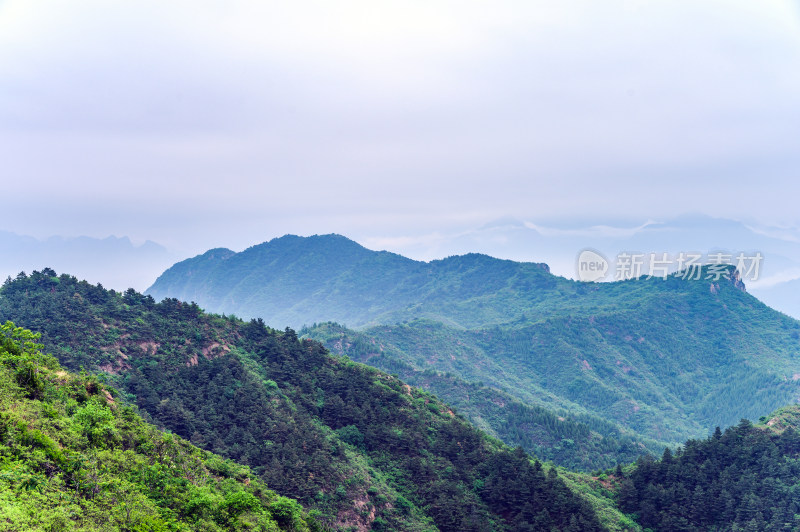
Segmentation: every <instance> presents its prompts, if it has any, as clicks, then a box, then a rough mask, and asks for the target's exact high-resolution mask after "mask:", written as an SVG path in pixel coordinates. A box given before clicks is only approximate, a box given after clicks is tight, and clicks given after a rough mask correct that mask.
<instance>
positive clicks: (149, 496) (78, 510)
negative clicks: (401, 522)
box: [0, 322, 322, 532]
mask: <svg viewBox="0 0 800 532" xmlns="http://www.w3.org/2000/svg"><path fill="white" fill-rule="evenodd" d="M37 341H38V336H37V335H34V334H33V333H31V332H30V331H28V330H25V329H22V328H21V327H16V326H15V325H14V324H13V323H11V322H6V323H5V324H4V325H2V326H0V529H2V530H18V531H22V530H25V531H42V532H44V531H48V532H52V531H61V530H79V531H87V532H88V531H95V530H108V531H134V530H135V531H145V530H147V531H150V532H161V531H163V532H166V531H168V530H170V531H190V530H198V531H222V530H231V531H233V530H260V531H264V532H266V531H277V530H291V531H298V532H300V531H315V530H322V528H321V527H320V526H319V525H318V524H317V523H316V522H315V521H314V520H313V519H311V518H309V517H308V514H307V513H306V512H305V511H304V510H303V508H302V507H301V506H300V505H299V504H298V503H297V501H295V500H292V499H288V498H286V497H281V496H279V495H277V494H276V493H275V492H273V491H271V490H269V489H267V487H266V486H265V485H264V483H263V482H262V481H260V480H259V479H258V478H257V477H255V476H254V475H253V474H252V473H251V471H250V470H249V469H248V468H247V467H243V466H241V465H238V464H235V463H233V462H231V461H230V460H225V459H223V458H221V457H219V456H216V455H214V454H211V453H209V452H207V451H202V450H200V449H198V448H197V447H195V446H194V445H191V444H190V443H188V442H187V441H186V440H184V439H182V438H180V437H179V436H176V435H173V434H165V433H163V432H161V431H159V430H158V429H156V428H155V427H154V426H152V425H150V424H148V423H145V422H144V421H143V420H142V418H141V417H139V416H138V415H137V413H136V411H135V409H134V408H132V407H131V406H129V405H125V404H123V403H122V402H121V401H120V400H119V397H118V394H117V393H116V391H115V390H114V389H113V388H109V387H107V386H105V385H104V384H102V383H101V382H99V381H98V379H97V378H96V377H94V376H91V375H87V374H83V373H82V374H80V375H77V374H74V373H69V372H66V371H64V370H63V369H62V368H61V366H60V365H59V364H58V362H57V361H56V360H55V359H54V358H53V357H50V356H46V355H43V354H42V352H41V347H42V346H41V345H39V344H38V343H37Z"/></svg>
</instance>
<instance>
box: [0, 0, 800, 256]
mask: <svg viewBox="0 0 800 532" xmlns="http://www.w3.org/2000/svg"><path fill="white" fill-rule="evenodd" d="M798 139H800V3H798V2H797V1H788V0H784V1H779V0H760V1H758V2H754V1H752V0H747V1H744V0H742V1H738V0H719V1H710V0H687V1H682V0H664V1H634V0H627V1H618V0H607V1H603V2H599V1H597V0H586V1H574V0H559V1H546V2H544V1H535V0H521V1H502V0H495V1H492V2H488V1H485V2H475V1H469V0H457V1H452V2H447V1H431V0H425V1H413V0H404V1H402V2H394V1H386V0H379V1H375V0H372V1H363V2H361V1H331V0H326V1H319V2H313V1H303V0H292V1H283V2H268V1H253V2H245V1H239V2H236V1H219V2H204V1H198V0H192V1H186V2H181V1H169V2H164V1H163V0H162V1H157V2H155V1H152V2H151V1H147V0H137V1H131V2H122V1H119V2H115V1H109V0H97V1H81V0H72V1H55V0H51V1H38V0H6V1H3V0H0V172H2V174H1V175H2V179H1V180H0V184H1V185H2V191H3V194H2V195H3V208H2V209H1V210H0V229H5V230H11V231H15V232H18V233H22V234H31V235H34V236H46V235H52V234H62V235H79V234H85V235H90V236H98V237H103V236H107V235H110V234H116V235H128V236H130V237H131V238H133V239H135V240H136V239H138V240H143V239H152V240H155V241H157V242H160V243H162V244H164V245H166V246H168V247H171V248H174V249H186V250H191V251H199V250H202V249H206V248H209V247H213V246H219V245H224V246H227V247H231V248H234V249H237V248H239V249H241V248H243V247H245V246H247V245H249V244H254V243H257V242H261V241H263V240H267V239H269V238H271V237H274V236H278V235H281V234H283V233H287V232H291V233H298V234H311V233H328V232H340V233H343V234H346V235H348V236H351V237H354V238H357V239H358V238H362V239H363V238H367V237H370V238H375V237H379V236H400V235H405V234H419V233H424V232H431V231H448V230H455V229H456V228H459V227H470V226H478V225H481V224H483V223H486V222H489V221H491V220H493V219H497V218H502V217H506V216H513V217H517V218H520V219H524V220H534V221H537V220H559V219H560V220H564V219H569V218H581V219H585V220H595V219H596V220H600V219H609V218H613V219H625V218H628V219H640V220H641V221H644V220H647V219H650V218H653V217H657V216H668V215H675V214H680V213H684V212H699V213H706V214H711V215H718V216H728V217H733V218H737V219H752V220H758V221H761V222H766V223H773V224H782V225H787V226H791V227H797V226H798V225H800V209H798V208H797V198H798V197H800V194H799V193H800V179H798V169H799V168H800V149H798V148H799V147H800V146H798V144H800V141H799V140H798Z"/></svg>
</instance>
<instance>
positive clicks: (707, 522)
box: [618, 406, 800, 532]
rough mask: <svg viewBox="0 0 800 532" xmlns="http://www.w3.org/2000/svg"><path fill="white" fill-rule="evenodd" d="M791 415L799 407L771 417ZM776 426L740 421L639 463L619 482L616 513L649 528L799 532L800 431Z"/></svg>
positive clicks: (797, 412)
mask: <svg viewBox="0 0 800 532" xmlns="http://www.w3.org/2000/svg"><path fill="white" fill-rule="evenodd" d="M790 413H793V417H794V418H795V420H797V419H800V407H797V406H795V407H792V408H789V409H786V411H783V412H779V413H778V414H776V417H775V418H773V419H775V420H780V419H781V418H784V417H785V416H786V415H787V414H790ZM779 426H780V425H776V423H774V422H773V421H772V420H770V421H767V423H766V424H765V425H762V426H754V425H752V424H751V423H750V422H749V421H747V420H742V421H741V422H740V423H739V424H738V425H736V426H734V427H730V428H728V429H727V430H725V431H724V432H722V431H720V430H719V428H717V430H716V431H715V432H714V434H713V435H712V436H710V437H709V438H708V439H706V440H689V441H687V442H686V443H685V444H684V445H683V446H682V447H680V448H679V449H678V450H677V451H676V452H674V453H673V452H671V451H670V450H669V449H667V450H665V451H664V454H663V456H662V458H661V459H660V460H657V461H654V460H652V458H648V457H643V458H641V459H639V460H638V461H637V463H636V466H635V468H634V469H633V470H632V471H631V472H630V473H629V474H627V475H626V476H625V477H624V478H623V479H622V481H621V485H620V488H619V495H618V496H619V505H620V507H621V508H622V510H623V511H625V512H628V513H631V514H635V515H636V517H637V519H638V521H639V523H641V524H642V525H643V526H645V527H648V528H652V529H653V530H663V531H694V530H697V531H700V530H732V531H752V532H762V531H778V530H800V482H799V481H800V432H798V430H797V428H796V427H797V425H795V426H794V427H788V428H787V427H782V428H781V430H773V429H774V428H775V427H779Z"/></svg>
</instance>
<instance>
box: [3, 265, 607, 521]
mask: <svg viewBox="0 0 800 532" xmlns="http://www.w3.org/2000/svg"><path fill="white" fill-rule="evenodd" d="M0 319H4V320H5V319H13V320H16V322H17V323H18V324H20V325H23V326H25V327H27V328H30V329H32V330H36V331H41V332H42V333H43V334H44V336H43V339H42V342H43V343H44V345H45V346H46V349H47V351H48V352H51V353H52V354H53V355H55V356H56V357H58V359H59V360H60V361H61V363H62V364H64V365H65V366H66V367H68V368H70V369H73V370H79V369H80V368H81V367H83V368H86V369H87V370H90V371H101V372H103V373H102V374H103V375H105V376H106V377H105V378H106V380H107V381H108V382H109V383H110V384H113V385H114V386H116V387H118V388H119V389H120V392H121V401H123V402H124V401H130V402H132V403H135V404H137V405H138V406H139V408H140V410H141V412H142V415H144V416H146V417H147V418H148V419H151V420H153V422H155V423H156V424H158V425H159V426H161V427H163V428H166V429H169V430H170V431H172V432H174V433H175V434H176V435H178V436H180V437H183V438H186V439H188V440H191V441H192V443H194V444H195V445H198V446H199V447H202V448H204V449H208V450H211V451H213V452H215V453H218V454H220V455H222V456H224V457H227V458H230V459H234V460H236V461H238V462H240V463H242V464H244V465H246V466H249V467H250V468H251V470H252V471H253V472H254V473H255V474H257V475H258V476H259V478H260V479H261V480H263V481H265V482H266V484H267V485H268V486H269V487H270V488H271V489H274V490H276V491H277V492H278V493H281V494H282V495H286V496H289V497H292V498H295V499H297V500H298V501H300V503H301V504H303V505H304V506H306V507H308V508H312V509H314V510H315V511H316V512H318V519H319V521H320V522H322V523H323V524H326V525H328V526H332V527H338V528H343V529H347V528H351V529H354V530H365V529H368V528H369V529H372V530H381V529H385V530H408V531H413V530H420V531H421V530H435V529H438V530H443V531H444V530H454V531H455V530H459V531H465V530H476V531H486V530H542V529H549V528H555V529H558V530H600V529H601V528H602V525H601V524H600V523H599V521H598V518H597V516H596V515H595V513H594V511H593V508H592V507H591V505H590V504H589V503H588V502H587V501H586V500H584V499H583V498H581V497H579V496H577V495H575V494H574V493H573V492H572V491H571V490H570V489H569V488H568V487H567V486H566V484H565V483H564V482H563V480H562V479H561V478H560V477H559V475H558V474H557V473H556V470H555V469H553V468H548V467H543V466H542V465H541V464H540V463H538V462H536V461H534V460H532V459H531V458H530V457H529V456H528V455H526V454H525V452H524V451H522V450H521V449H517V450H512V449H511V448H509V447H506V446H505V445H503V444H501V443H500V442H498V441H497V440H494V439H492V438H490V437H488V436H486V435H485V434H482V433H481V432H479V431H477V430H476V429H474V428H473V427H472V426H471V425H470V424H469V423H468V422H467V421H466V420H465V419H463V418H462V417H461V416H460V415H459V414H457V413H456V412H454V411H453V410H452V409H451V408H450V407H448V406H447V405H445V404H444V403H442V402H441V401H439V400H438V399H436V398H435V397H434V396H432V395H430V394H428V393H425V392H423V391H420V390H418V389H413V388H411V387H410V386H408V385H406V384H404V383H403V382H402V381H401V380H399V379H398V378H396V377H394V376H392V375H387V374H385V373H381V372H379V371H377V370H375V369H372V368H369V367H367V366H364V365H361V364H358V363H355V362H352V361H350V360H348V359H346V358H341V357H336V356H331V355H330V354H328V352H327V351H326V350H325V349H324V348H323V346H322V345H320V344H318V343H316V342H314V341H311V340H307V339H305V340H303V339H299V338H298V337H297V335H296V333H295V332H294V331H293V330H291V329H286V330H285V331H276V330H273V329H270V328H268V327H266V326H265V325H264V323H263V322H261V321H260V320H252V321H250V322H242V321H240V320H238V319H236V318H232V317H224V316H216V315H209V314H205V313H204V312H203V311H202V310H201V309H200V308H199V307H198V306H197V305H194V304H187V303H182V302H180V301H178V300H174V299H167V300H164V301H162V302H160V303H156V302H155V301H154V300H153V298H151V297H148V296H143V295H141V294H138V293H136V292H135V291H133V290H129V291H127V292H125V293H118V292H114V291H108V290H105V289H103V288H102V287H101V286H96V285H90V284H88V283H86V282H81V281H78V280H77V279H75V278H73V277H70V276H68V275H60V276H57V275H56V274H55V272H53V271H52V270H49V269H45V270H43V271H42V272H34V273H33V274H32V275H30V276H28V275H24V274H21V275H19V276H18V277H17V278H16V279H13V280H8V281H7V282H6V283H5V284H4V285H3V287H2V289H1V290H0Z"/></svg>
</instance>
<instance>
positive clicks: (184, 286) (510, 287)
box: [145, 235, 573, 327]
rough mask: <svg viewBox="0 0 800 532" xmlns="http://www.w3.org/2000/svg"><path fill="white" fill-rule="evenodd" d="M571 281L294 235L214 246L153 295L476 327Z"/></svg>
mask: <svg viewBox="0 0 800 532" xmlns="http://www.w3.org/2000/svg"><path fill="white" fill-rule="evenodd" d="M572 284H573V283H571V282H569V281H567V280H565V279H562V278H560V277H556V276H553V275H550V274H549V269H548V267H547V265H546V264H536V263H517V262H512V261H508V260H499V259H494V258H492V257H488V256H486V255H479V254H471V255H464V256H459V257H450V258H447V259H443V260H437V261H431V262H420V261H415V260H411V259H408V258H406V257H402V256H400V255H396V254H394V253H389V252H386V251H371V250H368V249H366V248H364V247H362V246H360V245H359V244H357V243H355V242H353V241H352V240H349V239H347V238H345V237H343V236H340V235H322V236H312V237H298V236H294V235H286V236H283V237H280V238H275V239H273V240H271V241H269V242H265V243H263V244H259V245H257V246H253V247H251V248H248V249H246V250H245V251H242V252H241V253H234V252H232V251H230V250H225V249H214V250H211V251H208V252H206V253H205V254H203V255H200V256H197V257H194V258H191V259H187V260H184V261H182V262H179V263H178V264H176V265H174V266H173V267H171V268H169V269H168V270H167V271H165V272H164V273H163V274H162V275H161V276H160V277H159V278H158V279H157V280H156V282H155V283H154V284H153V286H151V287H150V288H148V289H147V291H146V292H145V293H146V294H148V295H152V296H153V297H154V298H156V299H161V298H164V297H175V298H177V299H180V300H183V301H194V302H196V303H197V304H199V305H200V306H201V307H203V308H205V309H207V310H209V311H211V312H217V313H226V314H235V315H237V316H240V317H243V318H247V319H249V318H255V317H259V318H262V319H263V320H265V321H266V322H267V323H281V324H286V325H289V326H291V327H300V326H302V325H305V324H311V323H314V322H320V321H336V322H339V323H345V324H347V325H349V326H356V327H357V326H362V325H367V324H377V323H393V322H395V321H401V320H403V319H409V318H415V317H420V316H426V317H430V318H433V319H438V320H440V321H445V322H446V323H450V324H453V325H457V326H463V327H471V326H478V325H484V324H486V323H503V322H506V321H510V320H512V319H515V318H519V317H520V316H522V315H523V314H524V313H525V312H527V311H529V308H528V307H530V306H531V305H534V306H535V305H538V304H539V303H541V299H542V298H543V297H544V295H545V294H548V295H553V294H556V293H558V289H559V288H561V287H562V285H563V286H568V285H572Z"/></svg>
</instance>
